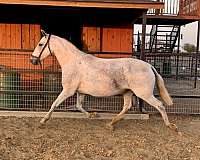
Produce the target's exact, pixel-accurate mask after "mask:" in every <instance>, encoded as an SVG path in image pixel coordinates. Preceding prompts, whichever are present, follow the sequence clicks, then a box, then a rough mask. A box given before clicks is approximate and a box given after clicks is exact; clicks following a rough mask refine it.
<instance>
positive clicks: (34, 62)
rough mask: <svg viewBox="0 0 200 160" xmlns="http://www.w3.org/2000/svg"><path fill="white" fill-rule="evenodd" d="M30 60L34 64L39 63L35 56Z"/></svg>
mask: <svg viewBox="0 0 200 160" xmlns="http://www.w3.org/2000/svg"><path fill="white" fill-rule="evenodd" d="M30 62H31V63H32V64H33V65H37V64H38V60H37V59H35V58H32V57H31V58H30Z"/></svg>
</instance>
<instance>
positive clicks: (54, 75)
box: [0, 50, 200, 114]
mask: <svg viewBox="0 0 200 160" xmlns="http://www.w3.org/2000/svg"><path fill="white" fill-rule="evenodd" d="M31 53H32V52H31V51H28V50H27V51H25V50H24V51H11V50H10V51H0V64H1V66H0V109H2V110H28V111H47V110H49V108H50V107H51V104H52V103H53V101H54V100H55V99H56V97H57V96H58V95H59V93H60V92H61V90H62V86H61V69H60V67H59V65H58V63H57V60H56V59H55V57H53V56H51V57H49V58H47V59H45V60H44V62H43V63H42V65H41V66H33V65H32V64H30V62H29V58H30V55H31ZM146 61H147V62H149V63H150V64H152V65H153V66H154V67H155V68H156V69H157V71H158V72H159V73H160V74H161V75H162V76H163V77H164V79H165V82H166V86H167V88H168V90H169V93H170V94H171V95H172V97H173V100H174V105H173V106H172V107H167V108H166V109H167V111H168V112H170V113H188V114H199V113H200V107H199V102H200V88H199V87H200V85H199V83H200V81H199V80H200V64H199V56H196V55H195V54H168V55H163V54H162V55H159V54H157V55H156V54H155V55H152V54H151V55H146ZM155 95H157V91H156V90H155ZM75 105H76V94H75V95H74V96H72V97H70V98H68V99H67V100H66V101H65V102H63V103H62V104H61V105H60V106H59V107H58V108H57V109H56V110H57V111H66V110H72V111H75V110H76V108H75ZM122 105H123V98H122V96H120V95H119V96H112V97H103V98H96V97H92V96H89V95H87V96H86V97H85V100H84V104H83V107H84V108H85V109H86V110H89V111H100V112H101V111H106V112H119V111H120V110H121V109H122ZM145 109H146V110H147V111H150V112H155V110H154V109H153V108H152V107H150V106H149V105H147V104H145ZM137 110H138V106H137V103H136V105H134V107H132V108H131V109H130V111H129V112H131V113H132V112H135V111H137Z"/></svg>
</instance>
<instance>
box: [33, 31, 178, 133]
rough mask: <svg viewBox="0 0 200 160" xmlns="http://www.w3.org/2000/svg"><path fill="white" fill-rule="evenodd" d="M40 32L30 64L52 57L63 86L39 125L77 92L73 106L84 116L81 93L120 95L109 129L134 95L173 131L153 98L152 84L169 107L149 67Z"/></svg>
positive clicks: (167, 97) (157, 76)
mask: <svg viewBox="0 0 200 160" xmlns="http://www.w3.org/2000/svg"><path fill="white" fill-rule="evenodd" d="M41 32H42V35H43V36H42V38H41V40H40V41H39V43H38V44H37V46H36V47H35V49H34V51H33V53H32V55H31V57H30V62H31V63H32V64H33V65H38V64H41V61H42V60H44V59H45V58H46V57H48V56H50V55H54V56H55V57H56V58H57V60H58V63H59V64H60V66H61V69H62V87H63V89H62V91H61V93H60V94H59V96H58V97H57V99H56V100H55V101H54V102H53V104H52V106H51V108H50V110H49V111H48V113H47V114H46V115H45V116H44V117H43V118H42V119H41V121H40V123H41V124H44V123H45V122H46V121H47V120H49V119H50V117H51V115H52V113H53V111H54V109H55V108H56V107H58V106H59V105H60V104H61V103H62V102H63V101H64V100H66V99H67V98H69V97H70V96H72V95H74V94H75V93H76V92H77V93H78V96H77V104H76V107H77V109H78V110H80V111H81V112H83V113H85V114H86V115H87V116H88V117H89V116H90V113H89V112H87V111H86V110H85V109H84V108H83V107H82V103H83V100H84V95H85V94H88V95H91V96H95V97H106V96H114V95H118V94H121V95H123V99H124V105H123V108H122V110H121V112H120V113H119V114H117V115H116V116H115V117H113V118H112V121H111V122H110V123H108V124H107V126H108V127H110V128H111V129H113V127H114V124H115V123H116V122H118V121H119V120H121V119H122V118H123V116H124V114H125V113H126V112H127V111H128V110H129V109H130V107H131V106H132V97H133V94H134V95H136V96H137V97H139V98H141V99H142V100H144V101H145V102H147V103H148V104H149V105H151V106H153V107H154V108H156V109H157V110H158V111H159V112H160V114H161V116H162V118H163V120H164V123H165V125H166V126H167V127H168V128H170V129H172V130H175V131H177V126H176V125H175V124H173V123H170V122H169V119H168V116H167V113H166V110H165V107H164V105H163V103H162V102H161V101H160V100H158V99H157V98H155V96H154V95H153V90H154V86H155V84H156V85H157V88H158V91H159V95H160V97H161V99H162V100H163V101H164V102H165V104H166V105H169V106H170V105H172V104H173V102H172V98H171V97H170V95H169V93H168V91H167V89H166V87H165V84H164V80H163V78H162V77H161V75H160V74H159V73H158V72H157V71H156V69H155V68H154V67H153V66H152V65H150V64H149V63H147V62H144V61H142V60H139V59H134V58H113V59H104V58H98V57H95V56H93V55H90V54H87V53H85V52H83V51H81V50H79V49H78V48H77V47H76V46H75V45H73V44H72V43H71V42H69V41H68V40H66V39H64V38H61V37H58V36H56V35H51V34H47V33H46V32H45V31H41Z"/></svg>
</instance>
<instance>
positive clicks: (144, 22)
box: [140, 12, 147, 60]
mask: <svg viewBox="0 0 200 160" xmlns="http://www.w3.org/2000/svg"><path fill="white" fill-rule="evenodd" d="M146 22H147V17H146V12H143V14H142V45H141V54H140V59H142V60H145V38H146Z"/></svg>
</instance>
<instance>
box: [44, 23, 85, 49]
mask: <svg viewBox="0 0 200 160" xmlns="http://www.w3.org/2000/svg"><path fill="white" fill-rule="evenodd" d="M41 28H42V29H43V30H45V31H46V32H47V33H51V34H54V35H56V36H59V37H62V38H65V39H67V40H68V41H70V42H72V43H73V44H74V45H75V46H76V47H78V48H79V49H82V42H81V24H80V23H76V22H70V24H67V23H63V22H48V23H45V24H42V25H41Z"/></svg>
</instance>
